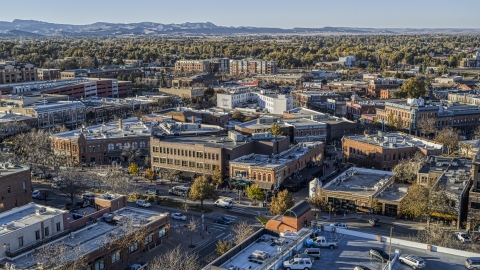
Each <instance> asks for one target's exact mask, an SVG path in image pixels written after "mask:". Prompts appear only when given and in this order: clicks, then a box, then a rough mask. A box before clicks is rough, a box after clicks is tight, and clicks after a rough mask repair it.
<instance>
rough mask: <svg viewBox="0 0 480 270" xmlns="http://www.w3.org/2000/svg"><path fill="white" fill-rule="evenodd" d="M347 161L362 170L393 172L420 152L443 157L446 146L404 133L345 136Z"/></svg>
mask: <svg viewBox="0 0 480 270" xmlns="http://www.w3.org/2000/svg"><path fill="white" fill-rule="evenodd" d="M342 147H343V158H344V162H351V163H354V164H356V165H357V166H359V167H367V168H372V167H374V168H375V169H378V170H384V171H391V170H392V169H393V167H395V165H397V164H398V163H399V162H400V161H402V160H403V159H409V158H411V157H413V155H414V154H415V152H417V151H420V152H422V153H423V154H424V155H425V156H430V155H441V154H442V153H443V146H442V145H440V144H436V143H433V142H431V141H428V140H424V139H421V138H418V137H414V136H408V135H405V134H402V133H388V134H383V132H381V131H379V132H378V135H377V134H372V135H370V134H365V135H358V136H345V137H344V138H343V145H342Z"/></svg>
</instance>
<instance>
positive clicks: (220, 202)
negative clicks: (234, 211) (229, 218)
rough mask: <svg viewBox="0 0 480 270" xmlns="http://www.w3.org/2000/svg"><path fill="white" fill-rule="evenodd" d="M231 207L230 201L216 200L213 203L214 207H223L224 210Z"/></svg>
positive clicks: (231, 202)
mask: <svg viewBox="0 0 480 270" xmlns="http://www.w3.org/2000/svg"><path fill="white" fill-rule="evenodd" d="M232 205H233V201H232V200H230V199H218V200H216V201H215V203H214V204H213V206H216V207H225V208H231V207H232Z"/></svg>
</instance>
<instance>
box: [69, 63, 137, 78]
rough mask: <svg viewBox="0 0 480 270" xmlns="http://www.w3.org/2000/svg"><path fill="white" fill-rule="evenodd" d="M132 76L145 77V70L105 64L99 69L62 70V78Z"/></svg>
mask: <svg viewBox="0 0 480 270" xmlns="http://www.w3.org/2000/svg"><path fill="white" fill-rule="evenodd" d="M130 76H133V77H134V78H137V77H143V71H142V70H141V69H140V68H137V67H132V66H105V67H102V68H97V69H71V70H65V71H62V72H60V77H61V78H62V79H68V78H79V77H87V78H97V79H100V78H110V79H116V78H118V77H130Z"/></svg>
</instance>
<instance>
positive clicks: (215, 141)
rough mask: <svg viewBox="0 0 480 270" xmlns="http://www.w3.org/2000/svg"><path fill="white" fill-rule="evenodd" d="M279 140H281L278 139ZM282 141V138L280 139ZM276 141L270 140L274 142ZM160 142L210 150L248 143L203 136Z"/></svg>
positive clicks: (174, 137) (171, 137) (170, 137)
mask: <svg viewBox="0 0 480 270" xmlns="http://www.w3.org/2000/svg"><path fill="white" fill-rule="evenodd" d="M279 139H281V138H279ZM279 139H278V140H279ZM282 139H283V138H282ZM275 140H276V139H274V138H273V139H271V141H275ZM160 141H162V142H171V143H180V144H191V145H194V144H204V145H205V146H206V147H211V148H235V147H237V146H241V145H244V144H247V143H249V142H248V141H247V142H245V141H240V142H234V141H233V140H232V139H230V138H228V136H216V135H211V136H209V135H204V136H165V137H161V139H160Z"/></svg>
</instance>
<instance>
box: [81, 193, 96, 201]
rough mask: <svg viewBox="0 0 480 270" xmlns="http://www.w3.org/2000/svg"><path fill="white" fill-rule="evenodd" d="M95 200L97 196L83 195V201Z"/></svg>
mask: <svg viewBox="0 0 480 270" xmlns="http://www.w3.org/2000/svg"><path fill="white" fill-rule="evenodd" d="M94 198H95V194H92V193H84V194H82V199H84V200H93V199H94Z"/></svg>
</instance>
